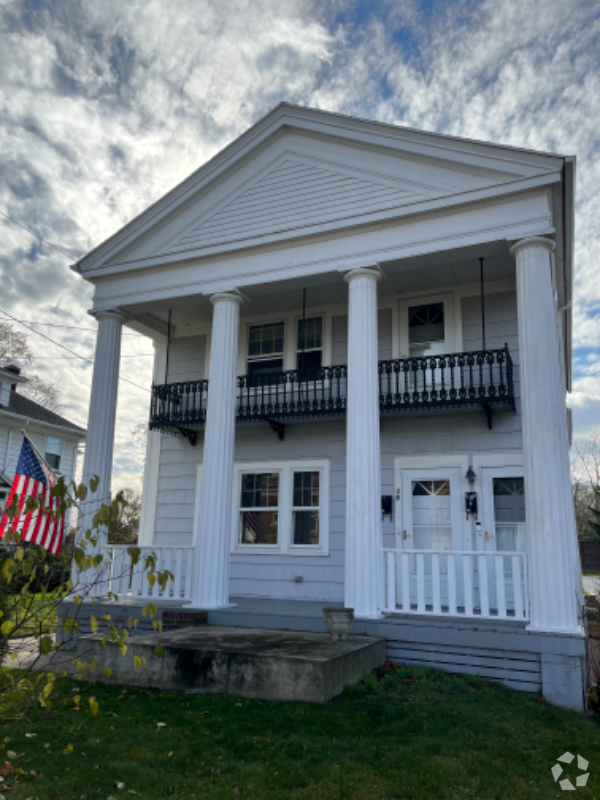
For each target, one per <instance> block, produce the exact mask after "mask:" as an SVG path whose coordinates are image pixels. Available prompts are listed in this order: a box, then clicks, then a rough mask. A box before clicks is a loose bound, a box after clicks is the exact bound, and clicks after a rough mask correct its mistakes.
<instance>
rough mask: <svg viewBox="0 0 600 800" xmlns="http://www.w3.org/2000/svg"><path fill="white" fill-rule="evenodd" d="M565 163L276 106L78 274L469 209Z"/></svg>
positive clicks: (87, 261)
mask: <svg viewBox="0 0 600 800" xmlns="http://www.w3.org/2000/svg"><path fill="white" fill-rule="evenodd" d="M561 164H562V159H561V158H560V157H557V156H552V155H548V154H537V153H530V152H527V151H517V150H515V149H511V148H505V147H500V146H496V145H488V144H485V143H477V142H467V141H465V140H459V139H453V138H452V137H443V136H439V135H437V134H428V133H425V132H418V131H412V130H410V129H404V128H400V127H396V126H390V125H383V124H380V123H374V122H370V121H365V120H357V119H354V118H350V117H341V116H339V115H335V114H328V113H326V112H320V111H314V110H311V109H300V108H295V107H293V106H286V105H282V106H278V107H277V108H276V109H274V110H273V111H272V112H270V114H268V115H267V116H266V117H265V118H263V120H261V121H260V122H258V123H257V124H256V125H255V126H253V127H252V128H250V129H249V130H248V131H247V132H246V133H245V134H243V135H242V136H241V137H240V138H239V139H238V140H236V141H235V142H233V143H232V144H231V145H229V146H228V147H227V148H225V149H224V150H223V151H221V152H220V153H219V154H217V156H215V158H214V159H212V160H211V161H209V162H208V163H207V164H205V165H204V166H202V167H201V168H200V169H199V170H197V172H195V173H194V174H193V175H191V176H190V177H189V178H188V179H187V180H186V181H184V182H183V183H182V184H180V185H179V186H177V187H176V188H175V189H173V190H172V191H171V192H169V193H168V194H166V195H165V196H164V197H163V198H162V199H161V200H159V201H158V202H157V203H155V204H154V206H151V207H150V208H149V209H147V210H146V211H145V212H143V214H141V215H140V216H139V217H138V218H136V219H135V220H133V221H132V222H131V223H129V225H127V226H125V227H124V228H123V229H122V230H121V231H119V232H118V233H116V234H115V235H114V236H112V237H110V239H108V240H107V241H106V242H104V243H103V244H102V245H100V246H99V247H97V248H96V249H95V250H94V251H92V252H91V253H89V254H88V255H87V256H85V257H84V258H83V259H81V261H80V262H78V269H80V270H81V271H82V272H83V273H84V274H86V276H87V275H88V274H89V275H90V277H92V276H94V275H101V274H104V273H105V272H112V271H114V270H115V269H116V270H119V271H124V270H128V269H135V268H143V267H156V266H160V265H161V264H168V263H171V262H173V261H183V260H190V259H196V258H202V257H205V256H208V255H213V254H217V253H220V252H222V253H225V252H228V251H231V250H235V249H243V248H245V247H256V246H258V245H260V246H262V245H268V244H270V243H272V242H282V241H284V240H286V239H290V240H292V239H294V238H297V237H307V236H312V235H315V234H320V233H324V232H332V231H334V230H340V231H341V230H342V229H347V228H349V227H352V226H358V225H365V224H366V225H370V224H373V223H375V224H378V223H380V222H386V223H388V222H389V221H391V220H394V219H395V218H400V217H402V216H403V215H406V214H418V213H420V212H426V211H429V210H431V209H432V208H434V207H435V208H439V209H441V208H443V207H445V206H448V207H450V206H451V205H452V204H453V203H454V204H456V203H458V202H460V203H469V202H473V201H476V200H478V199H479V197H480V196H481V195H478V194H477V193H481V192H485V191H487V192H488V193H489V192H491V193H492V194H493V193H494V192H497V191H500V192H501V191H504V190H502V188H501V187H502V186H506V185H507V184H519V183H523V182H527V181H532V180H536V179H538V178H541V177H543V176H544V175H548V174H550V173H556V171H557V170H558V169H559V168H560V167H561ZM523 188H527V186H523ZM515 190H518V187H516V188H515ZM487 196H489V194H488V195H487Z"/></svg>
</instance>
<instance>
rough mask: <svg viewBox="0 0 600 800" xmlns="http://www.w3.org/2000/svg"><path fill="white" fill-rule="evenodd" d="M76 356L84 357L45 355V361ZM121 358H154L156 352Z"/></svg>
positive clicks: (69, 359)
mask: <svg viewBox="0 0 600 800" xmlns="http://www.w3.org/2000/svg"><path fill="white" fill-rule="evenodd" d="M76 358H83V356H44V361H73V360H74V359H76ZM121 358H154V353H134V354H133V355H129V354H127V355H126V356H124V355H122V356H121ZM92 360H93V359H92Z"/></svg>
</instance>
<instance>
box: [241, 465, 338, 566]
mask: <svg viewBox="0 0 600 800" xmlns="http://www.w3.org/2000/svg"><path fill="white" fill-rule="evenodd" d="M236 486H237V497H236V509H235V530H234V537H233V549H234V551H235V552H246V553H254V552H260V553H267V552H271V553H288V554H291V553H295V554H298V555H300V554H305V555H311V554H312V555H324V554H327V550H328V530H329V462H328V461H310V462H305V461H295V462H294V461H288V462H277V463H270V462H269V463H259V464H247V465H237V466H236Z"/></svg>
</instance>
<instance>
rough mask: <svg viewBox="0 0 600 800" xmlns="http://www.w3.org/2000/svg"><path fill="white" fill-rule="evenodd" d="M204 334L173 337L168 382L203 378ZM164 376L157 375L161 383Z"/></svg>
mask: <svg viewBox="0 0 600 800" xmlns="http://www.w3.org/2000/svg"><path fill="white" fill-rule="evenodd" d="M205 353H206V336H187V337H185V338H182V339H174V340H173V341H172V342H171V348H170V351H169V375H168V382H169V383H179V382H181V381H195V380H200V379H201V378H204V362H205ZM163 380H164V376H161V375H158V376H157V382H158V383H162V381H163Z"/></svg>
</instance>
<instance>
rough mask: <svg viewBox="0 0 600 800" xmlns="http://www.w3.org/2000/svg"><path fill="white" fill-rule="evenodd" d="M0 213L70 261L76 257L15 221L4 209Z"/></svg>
mask: <svg viewBox="0 0 600 800" xmlns="http://www.w3.org/2000/svg"><path fill="white" fill-rule="evenodd" d="M0 214H2V216H3V217H5V218H6V219H8V220H10V221H11V222H14V224H15V225H18V226H19V228H23V230H24V231H27V233H30V234H31V235H32V236H34V237H35V238H36V239H39V240H40V242H43V243H44V244H47V245H48V247H51V248H52V249H53V250H56V252H57V253H60V254H61V255H63V256H66V257H67V258H68V259H69V260H70V261H75V259H76V258H77V256H73V255H71V254H70V253H66V252H65V251H64V250H61V249H60V247H57V246H56V245H55V244H52V243H51V242H49V241H47V240H46V239H44V237H43V236H40V235H39V233H36V232H35V231H32V230H31V229H30V228H28V227H27V226H26V225H23V224H22V223H21V222H17V220H16V219H13V218H12V217H10V216H9V215H8V214H5V213H4V211H0Z"/></svg>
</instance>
